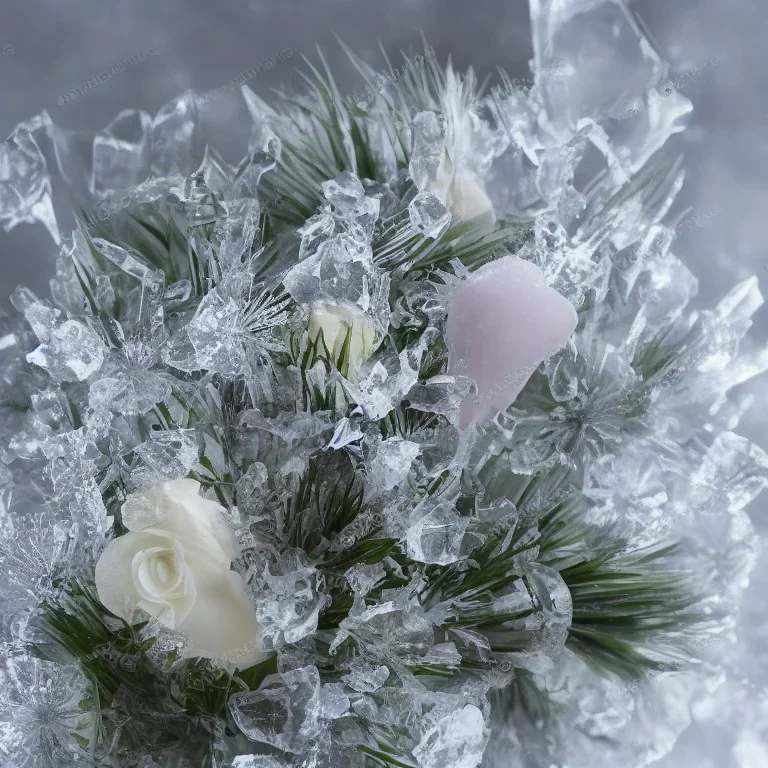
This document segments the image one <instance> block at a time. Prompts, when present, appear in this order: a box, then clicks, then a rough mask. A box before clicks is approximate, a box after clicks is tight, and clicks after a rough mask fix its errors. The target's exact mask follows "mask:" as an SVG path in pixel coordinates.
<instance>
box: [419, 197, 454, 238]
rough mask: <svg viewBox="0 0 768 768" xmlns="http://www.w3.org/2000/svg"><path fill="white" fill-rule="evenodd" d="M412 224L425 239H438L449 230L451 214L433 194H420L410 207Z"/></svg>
mask: <svg viewBox="0 0 768 768" xmlns="http://www.w3.org/2000/svg"><path fill="white" fill-rule="evenodd" d="M408 213H409V214H410V216H411V224H412V225H413V227H414V229H416V230H418V231H419V232H421V234H422V235H424V236H425V237H431V238H433V239H436V238H438V237H440V236H441V235H442V234H444V232H445V231H446V230H447V229H448V227H449V226H450V223H451V212H450V211H449V210H448V209H447V208H446V207H445V205H443V203H442V202H441V201H440V199H439V198H438V197H436V196H435V195H433V194H432V193H431V192H419V193H418V194H417V195H416V197H414V198H413V200H411V202H410V204H409V205H408Z"/></svg>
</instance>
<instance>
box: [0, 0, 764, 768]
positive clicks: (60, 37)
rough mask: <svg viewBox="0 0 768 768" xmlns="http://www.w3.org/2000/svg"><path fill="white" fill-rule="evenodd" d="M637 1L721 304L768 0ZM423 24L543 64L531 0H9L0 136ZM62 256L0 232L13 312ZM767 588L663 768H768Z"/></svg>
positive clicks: (487, 55) (752, 184) (3, 294)
mask: <svg viewBox="0 0 768 768" xmlns="http://www.w3.org/2000/svg"><path fill="white" fill-rule="evenodd" d="M631 6H632V8H633V9H634V10H635V12H636V13H637V14H638V15H639V17H640V18H641V19H642V21H643V22H644V24H645V26H646V27H647V29H648V31H649V34H650V35H651V37H652V38H653V39H654V40H655V42H656V44H657V47H658V49H659V51H660V53H661V54H662V55H663V56H664V57H665V58H666V59H667V60H668V61H669V62H670V64H671V65H672V75H673V78H674V77H676V79H677V83H678V87H679V89H680V90H682V91H683V92H684V93H685V95H686V96H687V97H688V98H689V99H691V101H692V102H693V105H694V113H693V116H692V119H691V121H690V124H689V130H688V131H686V132H685V134H683V135H682V136H677V137H675V138H674V142H675V148H676V149H677V150H678V151H680V152H682V153H683V154H684V156H685V164H686V167H687V169H688V178H687V184H686V187H685V188H684V191H683V193H682V196H681V205H682V206H683V207H688V206H689V207H690V208H691V213H690V216H691V217H692V225H691V226H688V227H685V228H684V229H683V230H682V231H681V233H680V235H679V237H678V238H677V241H676V243H675V245H674V250H675V252H676V253H677V255H678V256H680V257H681V258H682V259H683V260H684V261H685V262H686V263H687V264H688V266H689V267H690V268H691V270H692V271H693V272H694V273H695V274H696V275H697V276H698V277H699V278H700V280H701V297H700V303H701V305H702V306H708V305H711V304H712V303H713V302H714V301H715V300H716V299H717V298H718V297H719V296H721V295H722V294H723V293H724V292H725V291H726V290H728V289H729V288H730V287H731V286H732V285H734V284H735V283H736V282H738V281H740V280H743V279H744V278H746V277H748V276H749V275H751V274H757V275H758V276H759V277H760V278H761V282H764V283H765V284H766V285H768V239H767V238H766V237H765V229H766V226H768V88H766V87H765V86H766V84H768V82H767V81H768V42H767V41H768V6H766V5H765V0H674V2H671V1H670V0H636V2H632V3H631ZM421 32H423V34H424V35H425V37H426V40H427V42H428V43H429V44H431V45H432V46H433V47H434V49H435V51H436V53H437V55H438V57H439V58H440V59H441V60H445V58H446V57H447V56H448V55H450V56H451V57H452V59H453V61H454V63H455V65H456V66H457V67H458V68H459V69H463V68H465V67H467V66H469V65H472V66H473V67H474V68H475V69H476V71H477V72H478V74H479V75H480V77H481V78H482V77H484V76H486V75H491V74H493V72H494V70H495V68H496V67H502V68H504V69H506V70H507V71H508V72H509V74H510V75H512V76H513V77H526V76H528V74H529V72H528V62H529V60H530V58H531V56H532V49H531V43H530V35H529V11H528V2H527V0H473V1H472V2H468V1H467V0H271V1H270V2H266V1H265V0H250V1H249V0H2V7H0V134H2V135H3V136H5V135H7V134H8V133H10V131H11V130H12V129H13V127H14V126H15V125H16V123H18V122H19V121H21V120H24V119H26V118H29V117H31V116H32V115H35V114H37V113H39V112H40V111H41V110H43V109H47V110H48V112H49V113H50V115H51V117H52V119H53V120H54V121H55V122H56V123H57V124H59V125H61V126H63V127H65V128H78V129H87V130H91V131H95V130H98V129H99V128H101V127H103V126H104V125H105V124H106V123H107V122H109V121H110V120H111V119H112V118H113V117H114V116H115V115H116V113H117V112H118V111H119V110H120V109H122V108H125V107H140V108H143V109H145V110H147V111H148V112H150V113H154V112H155V111H156V110H157V109H158V108H159V107H161V106H162V105H163V104H164V103H166V102H167V101H169V100H170V99H171V98H172V97H174V96H176V95H177V94H178V93H180V92H181V91H183V90H185V89H187V88H192V89H194V90H196V91H198V92H205V91H208V90H210V89H214V88H216V87H219V86H222V85H224V84H225V83H227V82H228V81H229V80H230V79H231V78H233V77H235V76H237V75H238V73H241V72H244V71H246V70H248V69H251V68H254V67H256V66H257V65H258V64H259V63H260V62H263V61H264V60H265V59H267V58H268V57H271V56H276V55H277V54H278V53H279V52H280V51H284V50H285V49H290V50H291V51H292V53H293V55H292V56H291V57H290V58H288V59H287V60H286V61H285V62H282V63H277V64H276V65H275V66H274V67H273V68H272V69H270V70H269V71H268V72H265V73H264V74H263V75H261V76H259V77H258V78H255V79H253V80H251V81H250V82H249V85H250V87H252V88H253V89H254V90H255V91H256V92H257V93H259V94H260V95H262V96H268V95H269V89H270V88H271V87H274V86H277V85H279V84H281V83H284V84H289V83H290V82H292V81H293V80H294V79H295V75H294V74H293V71H292V70H293V69H294V68H295V66H296V65H297V64H299V63H300V55H301V54H306V55H308V56H312V55H313V53H314V50H315V46H316V45H320V46H321V47H323V49H324V50H325V51H326V52H327V53H328V54H329V59H330V60H331V62H333V61H334V60H336V61H340V60H341V56H340V51H339V47H338V45H337V44H336V40H335V39H336V37H339V38H341V39H342V40H344V41H345V42H347V43H348V44H349V45H350V46H351V47H352V48H354V49H355V50H356V51H357V52H358V53H360V54H361V55H362V56H363V57H365V58H367V59H368V60H369V61H371V62H374V63H375V62H381V59H379V58H377V49H378V45H379V43H381V45H382V46H383V47H384V49H385V50H386V51H387V52H388V53H389V54H391V55H396V54H397V52H398V50H400V49H405V50H411V51H412V52H414V53H418V52H419V51H420V50H421V49H422V47H423V43H422V42H421V38H420V33H421ZM151 48H156V49H158V51H159V52H158V53H157V54H156V55H152V56H149V57H148V58H147V59H146V60H145V61H143V62H141V63H138V64H135V65H132V66H128V67H127V68H126V70H125V71H123V72H120V73H117V74H115V75H114V76H113V77H111V78H110V79H109V80H108V81H106V82H104V83H102V84H100V85H99V86H98V87H95V88H93V89H91V90H88V91H87V92H86V93H84V94H83V95H80V96H78V97H77V98H76V99H74V100H73V101H71V102H69V103H64V104H60V103H59V97H60V96H63V95H64V94H66V92H67V91H68V90H70V89H74V88H76V87H77V86H78V85H80V84H83V83H85V82H86V81H88V79H89V78H91V77H93V76H95V75H96V74H98V73H99V72H104V71H108V70H109V69H110V68H111V67H113V66H116V65H118V64H119V63H121V62H124V61H125V60H127V59H129V58H130V57H132V56H141V54H144V53H146V52H147V51H148V50H149V49H151ZM395 66H396V65H395ZM340 81H341V84H342V86H344V87H347V88H349V89H350V90H352V89H354V88H355V86H356V85H357V81H356V79H355V77H354V76H353V74H352V73H351V72H349V70H348V69H347V70H342V71H341V76H340ZM216 105H217V110H216V119H215V124H213V125H211V126H209V128H210V133H211V134H212V138H213V141H212V143H215V144H216V146H217V147H219V148H220V149H223V151H224V154H225V156H228V159H230V160H234V159H235V158H236V157H237V155H238V154H239V151H240V148H241V146H242V142H243V141H244V137H245V132H246V131H245V130H244V129H243V128H242V127H241V125H245V123H242V124H240V123H238V121H237V119H236V118H237V116H238V115H239V114H241V113H240V110H241V109H242V105H240V104H239V101H238V97H237V94H236V92H233V93H231V94H227V95H226V96H224V97H222V98H220V99H217V101H216ZM61 223H62V228H63V229H66V223H65V222H61ZM54 253H55V248H54V246H53V243H52V241H51V240H50V238H49V236H48V234H47V233H46V232H45V230H44V228H43V227H42V226H40V225H35V226H31V225H22V226H20V227H17V228H16V229H15V230H13V231H12V232H9V233H4V232H2V231H0V260H1V265H2V271H0V306H6V305H7V303H8V301H7V298H8V295H9V293H10V291H11V290H12V289H13V287H14V286H15V285H16V284H18V283H20V282H22V283H25V284H27V285H29V286H30V287H32V288H33V289H34V290H36V291H38V292H45V291H46V286H47V281H48V279H49V277H50V275H51V273H52V265H53V257H54ZM763 287H764V290H768V289H767V288H765V285H764V286H763ZM767 337H768V310H766V308H765V307H764V308H763V309H762V310H761V311H760V313H759V314H758V317H757V322H756V326H755V328H754V331H753V341H754V343H757V344H762V345H764V344H765V343H766V339H767ZM750 386H751V391H752V392H753V394H754V396H755V403H754V405H753V407H752V409H751V410H750V412H749V413H748V414H747V417H746V419H745V421H744V423H743V424H742V426H741V428H740V430H739V431H740V432H741V433H742V434H745V435H746V436H748V437H750V438H751V439H753V440H755V441H756V442H757V443H759V444H760V445H762V446H763V448H768V435H767V434H766V430H767V429H768V407H766V406H767V404H768V398H767V397H766V392H765V389H766V385H765V380H763V381H762V382H758V383H755V384H752V385H750ZM765 510H766V504H765V501H763V502H762V503H758V504H756V505H753V509H752V517H753V520H754V522H755V524H756V526H757V528H758V529H759V530H761V531H762V532H766V531H768V523H767V522H766V515H765ZM753 582H754V583H753V586H752V588H751V589H750V592H749V593H748V608H747V609H746V610H745V614H744V620H743V622H742V623H743V631H742V639H741V640H740V643H741V644H742V646H743V648H742V652H743V655H744V657H745V659H749V661H748V662H745V664H744V671H743V674H740V675H739V676H737V677H736V678H734V679H732V680H729V681H728V682H727V683H726V684H725V685H726V686H730V688H728V689H727V694H728V695H727V696H726V698H725V699H724V700H723V702H724V703H725V706H726V707H727V708H728V710H729V711H728V712H727V713H718V714H716V716H715V715H712V713H711V712H708V711H703V710H702V712H700V713H699V714H698V715H696V718H695V719H698V723H699V725H698V727H694V728H693V729H692V730H691V731H690V732H689V733H688V734H687V735H686V736H685V737H684V738H683V739H682V740H681V743H680V744H679V745H678V748H677V749H676V751H675V753H673V754H672V755H670V756H669V757H668V758H667V759H666V760H665V761H664V763H663V765H664V766H667V768H671V767H672V766H681V768H687V767H688V766H691V767H692V768H693V766H696V768H768V749H767V748H766V736H768V732H767V731H766V730H765V729H766V728H768V725H766V723H768V703H767V702H768V695H767V694H766V681H768V608H767V607H766V606H765V602H766V601H765V590H764V586H768V563H767V561H766V558H765V557H764V558H763V560H762V561H761V564H760V568H759V570H758V573H757V574H756V577H755V579H754V580H753ZM724 690H725V689H724ZM737 700H738V701H739V702H741V703H740V704H739V705H738V706H737V705H736V704H735V703H733V702H735V701H737ZM739 707H741V710H739ZM761 713H762V714H761ZM753 721H756V722H757V725H755V722H753ZM760 722H762V723H763V725H762V726H760V725H759V723H760ZM617 768H620V767H619V766H617Z"/></svg>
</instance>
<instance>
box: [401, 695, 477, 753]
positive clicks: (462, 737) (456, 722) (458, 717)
mask: <svg viewBox="0 0 768 768" xmlns="http://www.w3.org/2000/svg"><path fill="white" fill-rule="evenodd" d="M487 742H488V730H487V728H486V726H485V720H484V718H483V713H482V712H481V711H480V709H479V708H478V707H476V706H475V705H474V704H467V705H466V706H465V707H464V708H463V709H461V710H459V711H457V712H451V713H450V714H448V715H445V716H444V717H442V718H440V720H438V721H437V723H436V724H435V725H434V726H433V727H432V728H430V729H429V730H427V731H426V732H425V733H424V735H423V736H422V737H421V741H420V742H419V743H418V744H417V746H416V748H415V749H414V750H413V756H414V757H415V758H416V760H417V761H418V764H419V768H477V766H479V765H480V762H481V761H482V759H483V752H484V751H485V745H486V744H487Z"/></svg>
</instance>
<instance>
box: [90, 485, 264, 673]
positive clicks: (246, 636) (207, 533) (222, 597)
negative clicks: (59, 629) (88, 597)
mask: <svg viewBox="0 0 768 768" xmlns="http://www.w3.org/2000/svg"><path fill="white" fill-rule="evenodd" d="M223 511H224V509H223V507H221V506H220V505H219V504H217V503H216V502H214V501H210V500H208V499H204V498H203V497H202V496H200V484H199V483H197V482H195V481H194V480H187V479H181V480H172V481H169V482H165V483H162V484H161V485H157V486H155V487H153V488H151V489H150V490H149V491H147V492H145V493H142V494H136V495H134V496H129V497H128V499H126V501H125V503H124V504H123V509H122V515H123V525H125V527H126V528H128V531H129V533H126V534H125V535H123V536H120V537H118V538H117V539H114V540H113V541H112V542H110V544H109V545H108V546H107V548H106V549H105V550H104V552H103V553H102V555H101V557H100V558H99V561H98V563H97V564H96V590H97V591H98V594H99V599H100V600H101V602H102V603H103V604H104V605H105V606H106V607H107V608H108V609H109V610H110V611H112V613H114V614H116V615H117V616H120V617H122V618H124V619H126V620H130V619H131V617H132V615H133V613H134V611H135V610H136V609H137V608H141V609H143V610H144V611H146V612H147V613H149V614H150V615H151V616H154V617H155V618H156V619H157V620H158V621H160V623H162V624H164V625H165V626H167V627H170V628H171V629H175V630H177V631H179V632H181V633H182V634H184V635H186V637H187V638H188V640H189V644H188V646H187V648H186V651H185V655H186V656H205V657H208V658H215V659H217V660H219V661H220V662H222V663H227V664H230V665H234V666H236V667H239V668H241V669H245V668H246V667H249V666H251V665H253V664H255V663H256V662H258V661H260V660H261V659H263V658H264V654H263V653H262V652H261V651H260V650H259V626H258V624H257V622H256V614H255V610H254V607H253V605H252V603H251V601H250V600H249V598H248V596H247V594H246V591H245V584H244V582H243V579H242V577H241V576H240V575H239V574H237V573H235V572H234V571H232V570H230V565H231V562H232V558H233V557H234V556H235V554H236V552H237V545H236V543H235V539H234V536H233V534H232V530H231V529H230V527H229V525H228V524H227V522H226V520H225V519H224V517H223V515H222V513H223Z"/></svg>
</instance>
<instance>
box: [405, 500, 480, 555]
mask: <svg viewBox="0 0 768 768" xmlns="http://www.w3.org/2000/svg"><path fill="white" fill-rule="evenodd" d="M468 525H469V518H468V517H462V516H461V515H460V514H459V513H458V512H457V511H456V508H455V507H454V506H453V504H451V503H450V502H449V501H445V500H443V499H439V498H432V497H428V498H426V499H424V501H422V502H421V503H420V504H418V505H417V506H416V508H415V509H414V510H413V512H411V516H410V519H409V525H408V530H407V532H406V545H407V548H408V557H410V558H411V559H413V560H416V561H418V562H420V563H438V564H440V565H448V564H449V563H455V562H456V561H457V560H458V559H459V557H460V555H461V545H462V543H463V541H464V534H465V533H466V530H467V526H468Z"/></svg>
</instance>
